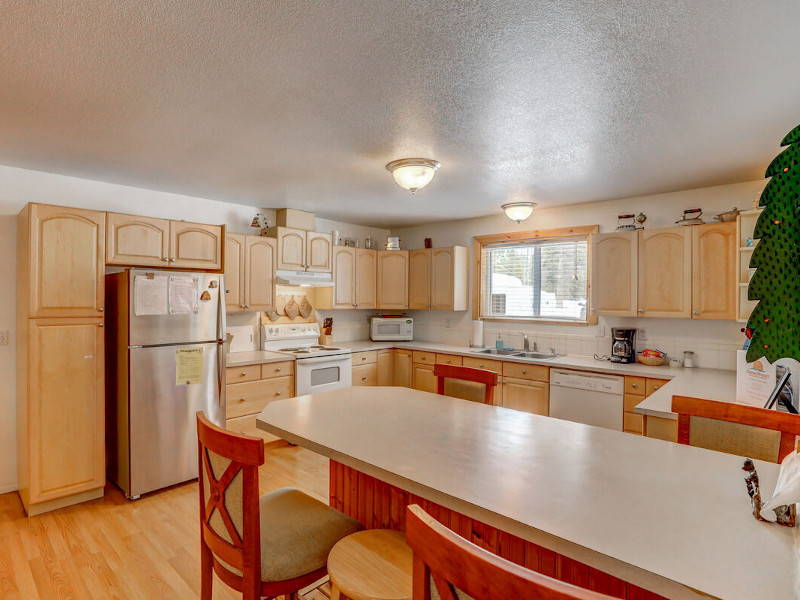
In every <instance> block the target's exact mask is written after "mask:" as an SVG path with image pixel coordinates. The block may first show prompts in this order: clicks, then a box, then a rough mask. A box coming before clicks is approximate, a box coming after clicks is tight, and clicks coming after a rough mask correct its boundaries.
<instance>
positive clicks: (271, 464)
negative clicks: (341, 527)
mask: <svg viewBox="0 0 800 600" xmlns="http://www.w3.org/2000/svg"><path fill="white" fill-rule="evenodd" d="M328 464H329V463H328V459H327V458H325V457H322V456H319V455H317V454H314V453H312V452H310V451H308V450H304V449H302V448H299V447H285V446H284V447H279V448H275V449H269V450H268V451H267V453H266V463H265V464H264V466H263V467H261V470H260V482H261V493H266V492H269V491H272V490H275V489H278V488H281V487H286V486H292V487H296V488H299V489H301V490H303V491H304V492H306V493H308V494H310V495H312V496H314V497H316V498H318V499H320V500H322V501H325V502H326V503H327V496H328ZM198 505H199V500H198V494H197V482H196V481H195V482H191V483H186V484H182V485H178V486H174V487H172V488H169V489H167V490H164V491H161V492H156V493H152V494H148V495H145V496H143V497H142V498H140V499H139V500H136V501H134V502H130V501H128V500H126V499H125V497H124V496H123V495H122V493H121V492H120V491H119V490H118V489H117V488H116V487H114V486H112V485H108V486H107V488H106V494H105V496H104V497H103V498H101V499H99V500H95V501H92V502H87V503H84V504H80V505H77V506H72V507H69V508H64V509H61V510H58V511H55V512H52V513H46V514H44V515H40V516H37V517H31V518H27V517H26V516H25V513H24V512H23V510H22V504H21V503H20V500H19V497H18V496H17V494H16V492H14V493H10V494H3V495H0V598H2V599H3V600H40V599H41V600H62V599H72V600H86V599H94V598H98V599H100V598H102V599H104V600H113V599H124V600H129V599H130V600H139V599H141V600H154V599H158V600H161V599H171V598H180V599H184V598H186V599H193V598H199V597H200V558H199V544H200V540H199V517H198ZM329 594H330V588H329V585H328V584H327V583H326V584H324V585H323V586H321V587H320V588H318V589H316V590H312V591H310V592H308V593H307V594H306V595H305V599H306V600H327V597H328V595H329ZM238 598H241V594H237V593H236V592H233V591H232V590H230V589H229V588H227V587H226V586H225V585H224V584H222V583H220V582H219V581H218V580H217V579H216V577H215V581H214V600H232V599H238Z"/></svg>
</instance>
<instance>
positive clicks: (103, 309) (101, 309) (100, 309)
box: [97, 306, 106, 312]
mask: <svg viewBox="0 0 800 600" xmlns="http://www.w3.org/2000/svg"><path fill="white" fill-rule="evenodd" d="M97 310H99V311H100V312H105V311H106V309H105V308H103V307H102V306H101V307H100V308H98V309H97Z"/></svg>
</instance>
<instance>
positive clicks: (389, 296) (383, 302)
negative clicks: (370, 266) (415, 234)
mask: <svg viewBox="0 0 800 600" xmlns="http://www.w3.org/2000/svg"><path fill="white" fill-rule="evenodd" d="M378 308H390V309H400V310H403V309H407V308H408V250H378Z"/></svg>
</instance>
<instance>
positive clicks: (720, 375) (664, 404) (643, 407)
mask: <svg viewBox="0 0 800 600" xmlns="http://www.w3.org/2000/svg"><path fill="white" fill-rule="evenodd" d="M336 345H337V346H338V347H341V348H349V349H351V350H353V352H359V351H361V352H363V351H369V350H382V349H384V348H405V349H408V350H422V351H425V352H441V353H446V354H459V355H461V356H475V357H480V358H485V359H493V360H502V361H510V362H521V363H529V364H539V365H545V366H548V367H555V368H563V369H577V370H581V371H594V372H597V373H608V374H611V375H630V376H633V377H652V378H657V379H667V380H670V381H669V383H667V384H665V385H663V386H662V387H661V388H660V389H658V390H656V391H655V392H654V393H653V394H652V395H651V396H649V397H648V398H647V399H645V400H644V402H642V403H640V404H639V405H637V406H636V408H635V409H634V410H635V411H636V412H637V413H640V414H643V415H649V416H651V417H660V418H662V419H672V420H674V419H677V415H676V414H675V413H674V412H672V397H673V396H692V397H695V398H703V399H706V400H718V401H721V402H735V401H736V372H735V371H722V370H718V369H684V368H682V367H677V368H675V367H668V366H661V367H650V366H647V365H643V364H640V363H631V364H621V363H612V362H609V361H604V360H595V359H594V358H592V357H591V356H559V357H557V358H552V359H547V360H535V359H528V358H514V357H511V356H492V355H488V354H481V352H480V350H481V348H465V347H464V346H452V345H448V344H440V343H438V342H373V341H370V340H363V341H357V342H346V343H342V344H338V343H337V344H336Z"/></svg>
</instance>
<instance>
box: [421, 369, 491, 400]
mask: <svg viewBox="0 0 800 600" xmlns="http://www.w3.org/2000/svg"><path fill="white" fill-rule="evenodd" d="M433 374H434V376H435V377H436V380H437V381H436V385H437V388H436V393H437V394H439V395H441V396H451V397H453V398H461V399H462V400H470V401H471V402H483V403H484V404H494V390H495V388H496V387H497V373H495V372H494V371H487V370H486V369H473V368H472V367H459V366H457V365H434V367H433Z"/></svg>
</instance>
